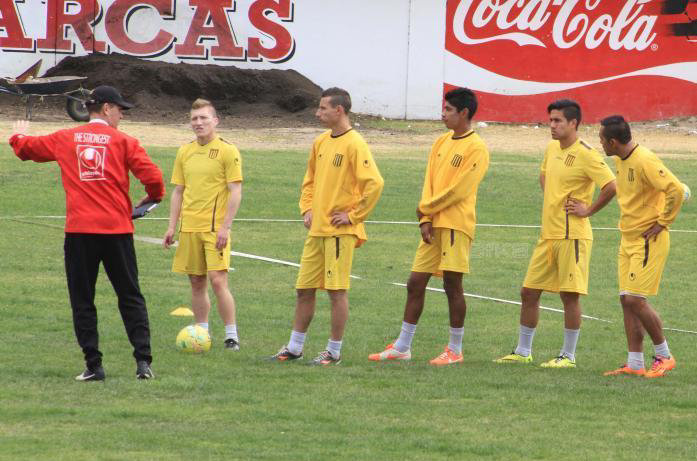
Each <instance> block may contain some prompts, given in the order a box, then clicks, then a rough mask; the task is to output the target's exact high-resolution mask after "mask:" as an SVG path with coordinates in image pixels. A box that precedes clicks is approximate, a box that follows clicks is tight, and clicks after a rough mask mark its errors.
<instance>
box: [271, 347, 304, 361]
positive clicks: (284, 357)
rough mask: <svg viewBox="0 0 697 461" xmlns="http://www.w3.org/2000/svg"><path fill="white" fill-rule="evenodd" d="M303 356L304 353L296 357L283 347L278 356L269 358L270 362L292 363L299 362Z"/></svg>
mask: <svg viewBox="0 0 697 461" xmlns="http://www.w3.org/2000/svg"><path fill="white" fill-rule="evenodd" d="M302 356H303V354H302V352H301V353H300V354H298V355H295V354H293V353H292V352H291V351H289V350H288V348H287V347H286V346H283V347H282V348H281V350H280V351H278V353H277V354H276V355H272V356H271V357H269V360H271V361H273V362H290V361H291V360H298V359H299V358H302Z"/></svg>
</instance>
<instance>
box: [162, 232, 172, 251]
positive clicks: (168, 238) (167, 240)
mask: <svg viewBox="0 0 697 461" xmlns="http://www.w3.org/2000/svg"><path fill="white" fill-rule="evenodd" d="M173 243H174V229H167V232H165V236H164V238H163V239H162V246H163V247H165V249H167V248H169V247H171V246H172V244H173Z"/></svg>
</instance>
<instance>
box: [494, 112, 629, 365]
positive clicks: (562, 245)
mask: <svg viewBox="0 0 697 461" xmlns="http://www.w3.org/2000/svg"><path fill="white" fill-rule="evenodd" d="M547 112H548V113H549V120H550V128H551V133H552V139H553V141H551V142H550V143H549V145H548V146H547V150H546V152H545V157H544V160H543V162H542V167H541V169H540V186H541V187H542V190H543V192H544V201H543V204H542V230H541V233H540V238H539V240H538V242H537V246H536V247H535V249H534V250H533V254H532V257H531V259H530V264H529V265H528V271H527V274H526V275H525V280H524V281H523V288H522V289H521V291H520V296H521V301H522V306H521V310H520V330H519V336H518V345H517V347H516V348H515V350H514V351H513V352H512V353H511V354H509V355H506V356H504V357H501V358H499V359H496V360H495V362H497V363H516V362H518V363H531V362H532V341H533V337H534V335H535V329H536V327H537V322H538V319H539V315H540V296H541V295H542V292H543V291H549V292H554V293H557V292H558V293H559V296H560V298H561V301H562V303H563V305H564V344H563V346H562V349H561V352H560V353H559V356H558V357H556V358H554V359H552V360H550V361H548V362H544V363H542V365H541V366H542V367H545V368H573V367H575V366H576V344H577V342H578V337H579V333H580V329H581V303H580V295H582V294H583V295H585V294H587V292H588V268H589V265H590V256H591V247H592V244H593V232H592V230H591V225H590V220H589V219H588V217H590V216H592V215H593V214H595V213H596V212H598V211H599V210H600V209H602V208H603V207H604V206H605V205H607V204H608V202H610V200H612V198H613V197H614V196H615V187H616V186H615V176H614V175H613V174H612V171H610V168H609V167H608V166H607V164H606V163H605V161H604V160H603V158H602V156H601V155H600V154H599V153H598V152H597V151H595V150H594V149H593V148H591V147H590V146H589V145H588V144H587V143H586V142H585V141H583V140H581V139H579V137H578V126H579V124H580V123H581V107H580V106H579V105H578V103H576V102H575V101H571V100H568V99H562V100H559V101H556V102H553V103H552V104H550V105H549V106H548V107H547ZM596 185H597V186H598V187H600V188H601V190H600V193H599V194H598V198H597V199H596V200H595V202H592V200H593V192H594V189H595V186H596ZM591 202H592V203H591Z"/></svg>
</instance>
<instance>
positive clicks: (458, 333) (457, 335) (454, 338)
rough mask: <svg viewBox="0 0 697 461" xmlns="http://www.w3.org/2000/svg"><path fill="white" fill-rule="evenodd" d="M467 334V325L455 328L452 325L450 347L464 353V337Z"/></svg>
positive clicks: (455, 351) (454, 350)
mask: <svg viewBox="0 0 697 461" xmlns="http://www.w3.org/2000/svg"><path fill="white" fill-rule="evenodd" d="M464 335H465V327H462V328H453V327H450V341H449V342H448V349H450V350H451V351H452V352H454V353H456V354H462V337H463V336H464Z"/></svg>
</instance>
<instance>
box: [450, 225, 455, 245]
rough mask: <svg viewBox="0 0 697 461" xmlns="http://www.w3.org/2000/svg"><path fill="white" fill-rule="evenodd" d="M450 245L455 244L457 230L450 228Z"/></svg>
mask: <svg viewBox="0 0 697 461" xmlns="http://www.w3.org/2000/svg"><path fill="white" fill-rule="evenodd" d="M450 246H451V247H452V246H455V230H453V229H450Z"/></svg>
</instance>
